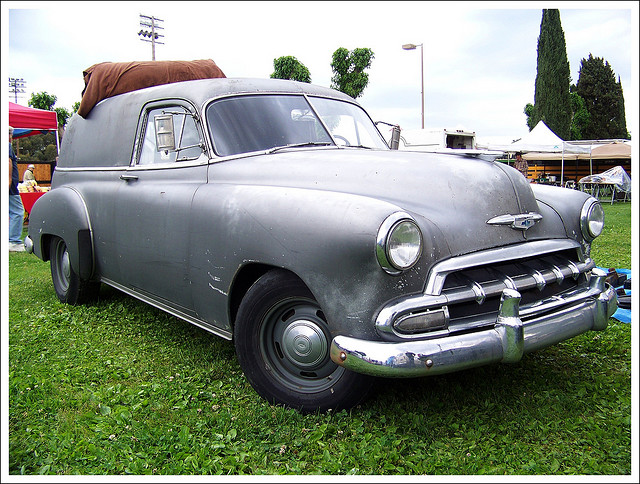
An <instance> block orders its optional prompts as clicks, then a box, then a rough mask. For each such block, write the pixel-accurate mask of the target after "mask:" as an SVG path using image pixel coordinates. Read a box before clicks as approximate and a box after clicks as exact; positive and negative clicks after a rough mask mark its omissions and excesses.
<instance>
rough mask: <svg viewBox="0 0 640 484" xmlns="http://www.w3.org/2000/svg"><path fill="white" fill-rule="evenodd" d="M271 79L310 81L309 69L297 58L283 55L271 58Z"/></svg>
mask: <svg viewBox="0 0 640 484" xmlns="http://www.w3.org/2000/svg"><path fill="white" fill-rule="evenodd" d="M271 78H272V79H291V80H293V81H299V82H311V74H310V73H309V69H307V67H306V66H305V65H304V64H303V63H302V62H300V61H299V60H298V59H296V58H295V57H293V56H291V55H285V56H282V57H278V58H277V59H273V74H271Z"/></svg>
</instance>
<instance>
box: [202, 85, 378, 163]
mask: <svg viewBox="0 0 640 484" xmlns="http://www.w3.org/2000/svg"><path fill="white" fill-rule="evenodd" d="M311 99H312V103H313V107H314V108H315V109H316V110H315V111H314V109H313V108H312V107H311V106H310V105H309V101H308V100H307V98H306V97H304V96H301V95H282V94H279V95H275V94H264V95H248V96H238V97H230V98H225V99H220V100H218V101H215V102H213V103H211V104H210V105H209V107H208V108H207V111H206V118H207V123H208V126H209V132H210V133H211V136H212V140H213V146H214V149H215V151H216V153H217V154H218V155H219V156H230V155H237V154H240V153H250V152H253V151H266V150H270V149H273V148H278V147H286V146H289V145H291V146H294V145H295V146H309V145H327V144H333V143H334V140H335V143H337V144H338V145H345V146H364V147H367V148H380V149H385V148H386V147H387V146H386V144H385V142H384V140H383V139H382V137H381V136H380V134H379V132H378V131H377V129H376V127H375V126H374V124H373V123H372V122H371V120H370V119H369V117H368V116H367V115H366V113H365V112H364V111H363V110H362V109H360V108H359V107H357V106H355V105H352V104H350V103H346V102H341V101H337V100H334V99H325V98H317V97H314V98H311ZM318 116H320V117H321V118H322V121H323V122H324V125H323V123H322V122H320V120H319V119H318ZM325 126H326V127H325ZM327 128H328V129H329V130H330V131H331V135H333V139H332V137H331V135H329V133H328V132H327Z"/></svg>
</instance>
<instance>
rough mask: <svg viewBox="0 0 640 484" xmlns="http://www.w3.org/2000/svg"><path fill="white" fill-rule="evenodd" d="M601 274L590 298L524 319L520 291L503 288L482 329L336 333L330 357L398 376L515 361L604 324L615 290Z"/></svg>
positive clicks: (612, 308)
mask: <svg viewBox="0 0 640 484" xmlns="http://www.w3.org/2000/svg"><path fill="white" fill-rule="evenodd" d="M605 278H606V273H604V271H600V270H598V269H594V270H593V272H592V277H591V280H590V283H589V291H588V294H589V296H588V297H586V298H585V299H583V300H582V301H580V302H576V303H574V304H571V305H569V306H567V307H565V308H563V309H560V310H558V311H555V312H552V313H547V314H543V315H540V316H539V317H536V318H535V319H531V320H528V321H526V322H523V321H522V320H521V319H520V293H519V292H518V291H515V290H513V289H505V290H504V291H503V293H502V297H501V302H500V311H499V315H498V318H497V320H496V323H495V326H494V327H493V328H490V329H486V330H483V331H477V332H473V333H466V334H459V335H451V336H446V337H438V338H435V339H431V340H421V341H407V342H399V343H395V342H385V341H368V340H362V339H357V338H351V337H349V336H336V337H335V338H334V339H333V341H332V343H331V359H332V360H333V361H334V362H335V363H336V364H338V365H341V366H343V367H344V368H347V369H349V370H352V371H354V372H357V373H364V374H368V375H373V376H381V377H396V378H397V377H419V376H426V375H439V374H443V373H450V372H453V371H458V370H463V369H467V368H473V367H477V366H482V365H486V364H490V363H498V362H505V363H513V362H517V361H519V360H520V359H521V358H522V355H523V354H525V353H528V352H530V351H534V350H538V349H541V348H545V347H547V346H551V345H553V344H556V343H558V342H560V341H564V340H566V339H569V338H572V337H574V336H577V335H579V334H582V333H585V332H587V331H590V330H603V329H605V328H606V327H607V324H608V321H609V317H610V316H611V315H612V314H613V313H614V312H615V311H616V309H617V297H616V292H615V290H614V289H613V288H612V287H610V286H608V285H607V284H606V283H605Z"/></svg>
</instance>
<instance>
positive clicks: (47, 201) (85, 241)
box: [29, 187, 95, 280]
mask: <svg viewBox="0 0 640 484" xmlns="http://www.w3.org/2000/svg"><path fill="white" fill-rule="evenodd" d="M54 236H56V237H60V238H61V239H63V240H64V241H65V243H66V244H67V249H68V251H69V261H70V263H71V267H72V268H73V270H74V271H75V272H76V273H77V274H78V275H79V276H80V278H81V279H84V280H89V279H91V278H92V276H93V275H94V274H93V272H94V267H95V264H94V251H93V237H92V232H91V223H90V221H89V214H88V211H87V207H86V204H85V202H84V199H83V198H82V195H80V193H78V192H77V191H76V190H75V189H73V188H70V187H59V188H55V189H53V190H51V191H49V192H47V193H45V194H44V195H43V196H42V197H40V198H39V199H38V201H37V202H36V203H35V204H34V205H33V208H32V209H31V214H30V215H29V237H30V238H31V240H32V241H33V253H34V254H35V255H36V256H38V257H39V258H40V259H42V260H44V261H46V260H49V258H50V254H49V242H50V241H51V238H52V237H54Z"/></svg>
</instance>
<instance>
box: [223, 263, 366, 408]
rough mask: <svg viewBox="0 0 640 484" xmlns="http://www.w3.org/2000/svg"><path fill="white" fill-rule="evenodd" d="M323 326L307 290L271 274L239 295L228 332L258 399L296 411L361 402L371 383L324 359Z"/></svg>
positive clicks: (285, 275)
mask: <svg viewBox="0 0 640 484" xmlns="http://www.w3.org/2000/svg"><path fill="white" fill-rule="evenodd" d="M331 339H332V338H331V333H330V331H329V325H328V324H327V321H326V319H325V317H324V314H323V312H322V309H321V308H320V306H319V305H318V303H317V302H316V300H315V299H314V297H313V295H312V294H311V292H310V291H309V289H308V288H307V287H306V286H305V285H304V284H303V283H302V282H301V281H300V280H299V279H298V278H297V277H296V276H295V275H293V274H291V273H289V272H286V271H283V270H273V271H271V272H268V273H267V274H265V275H264V276H262V277H261V278H260V279H258V281H256V283H255V284H253V286H251V288H250V289H249V291H248V292H247V294H246V295H245V297H244V299H243V301H242V303H241V304H240V308H239V310H238V317H237V319H236V324H235V327H234V343H235V348H236V353H237V355H238V361H239V362H240V366H241V367H242V370H243V371H244V374H245V376H246V377H247V379H248V381H249V383H251V385H252V386H253V388H254V389H255V390H256V391H257V392H258V394H260V395H261V396H262V397H263V398H265V399H266V400H267V401H269V402H270V403H273V404H282V405H286V406H287V407H291V408H295V409H297V410H300V411H302V412H305V413H306V412H314V411H321V412H322V411H326V410H328V409H334V410H340V409H344V408H350V407H353V406H355V405H357V404H358V403H359V402H361V401H362V400H363V399H364V398H365V397H366V396H367V394H368V393H369V391H370V389H371V387H372V385H373V382H374V378H372V377H370V376H366V375H360V374H357V373H353V372H351V371H349V370H345V369H344V368H342V367H341V366H338V365H336V364H335V363H334V362H333V361H331V359H330V357H329V349H330V344H331Z"/></svg>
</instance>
